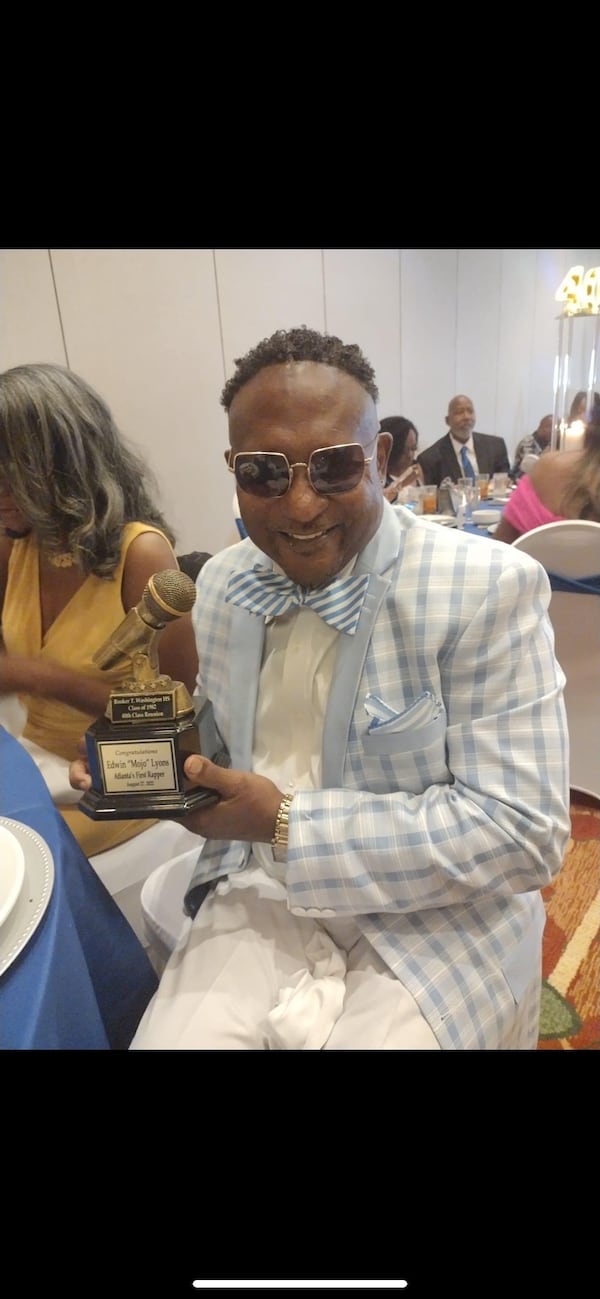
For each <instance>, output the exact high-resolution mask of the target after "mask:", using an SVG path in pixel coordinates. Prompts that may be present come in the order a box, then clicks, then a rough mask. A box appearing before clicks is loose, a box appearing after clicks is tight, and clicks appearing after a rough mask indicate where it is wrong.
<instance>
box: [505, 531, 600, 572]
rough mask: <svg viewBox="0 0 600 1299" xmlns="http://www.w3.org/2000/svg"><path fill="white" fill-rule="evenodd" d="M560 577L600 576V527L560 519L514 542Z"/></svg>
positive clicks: (524, 534) (514, 544)
mask: <svg viewBox="0 0 600 1299" xmlns="http://www.w3.org/2000/svg"><path fill="white" fill-rule="evenodd" d="M512 544H513V546H516V547H517V549H518V550H525V551H527V554H528V555H533V558H534V559H537V560H538V561H539V563H540V564H541V565H542V566H543V568H545V569H546V572H547V573H556V574H557V575H558V576H559V577H567V578H569V577H570V578H576V579H577V578H579V579H581V578H586V577H592V576H595V575H596V574H598V573H600V523H592V522H591V521H590V520H589V519H559V520H558V521H557V522H556V523H543V524H542V526H541V527H540V528H532V529H531V532H524V533H523V534H522V536H520V537H517V538H516V539H515V541H513V543H512Z"/></svg>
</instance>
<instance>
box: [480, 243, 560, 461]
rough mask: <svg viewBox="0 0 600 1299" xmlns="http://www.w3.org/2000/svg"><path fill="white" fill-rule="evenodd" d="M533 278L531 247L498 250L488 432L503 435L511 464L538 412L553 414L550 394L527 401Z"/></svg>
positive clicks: (533, 267)
mask: <svg viewBox="0 0 600 1299" xmlns="http://www.w3.org/2000/svg"><path fill="white" fill-rule="evenodd" d="M535 276H536V255H535V249H532V248H514V249H513V248H511V249H504V250H503V252H502V261H501V277H500V334H499V340H498V364H497V385H496V402H495V411H494V414H493V417H492V418H493V422H492V424H491V425H490V428H489V429H488V430H487V431H488V432H490V433H492V432H493V433H497V434H498V435H499V437H503V438H504V441H505V442H506V446H507V450H508V455H509V459H510V461H511V463H512V460H513V457H514V452H515V449H516V445H517V442H518V441H519V439H520V438H522V437H524V435H525V434H526V433H533V431H534V429H536V428H537V426H538V424H539V422H540V419H541V418H542V416H543V415H548V414H551V412H552V397H551V396H550V402H549V404H548V396H547V395H546V404H545V405H544V404H543V403H542V407H541V408H540V410H539V411H538V410H537V406H535V404H534V403H533V401H532V392H531V363H532V347H533V329H534V317H535ZM550 363H552V356H551V357H550ZM482 427H483V425H482Z"/></svg>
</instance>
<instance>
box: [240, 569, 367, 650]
mask: <svg viewBox="0 0 600 1299" xmlns="http://www.w3.org/2000/svg"><path fill="white" fill-rule="evenodd" d="M368 585H369V574H368V573H363V574H362V575H360V576H358V577H352V576H350V577H336V578H334V580H333V582H330V583H329V584H328V586H321V587H317V588H312V587H306V586H299V585H298V584H297V583H296V582H292V581H291V579H290V578H289V577H285V576H284V575H283V574H282V573H274V572H273V570H272V569H271V568H263V567H262V566H261V565H260V564H257V565H256V567H255V568H252V569H249V570H248V571H247V572H245V573H232V575H231V577H230V579H229V583H228V587H227V595H226V596H225V600H226V601H227V603H229V604H239V605H240V606H241V608H242V609H248V610H249V612H250V613H258V614H262V615H263V617H272V618H276V617H277V616H278V615H279V614H282V613H287V611H288V609H291V608H293V606H294V605H301V606H303V607H304V608H308V609H314V611H315V613H318V614H319V615H320V616H321V618H323V619H324V620H325V622H327V623H329V625H330V627H335V628H336V629H337V631H345V632H347V633H348V635H349V636H353V635H354V633H355V631H356V628H357V626H358V620H359V618H360V611H361V609H362V607H363V604H364V599H365V595H366V593H367V587H368Z"/></svg>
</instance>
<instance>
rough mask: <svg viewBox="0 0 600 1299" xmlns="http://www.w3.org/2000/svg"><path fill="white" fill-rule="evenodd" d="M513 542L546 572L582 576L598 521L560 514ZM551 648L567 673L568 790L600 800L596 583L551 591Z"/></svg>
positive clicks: (590, 570) (595, 551) (592, 561)
mask: <svg viewBox="0 0 600 1299" xmlns="http://www.w3.org/2000/svg"><path fill="white" fill-rule="evenodd" d="M512 544H513V546H516V548H517V549H518V550H524V551H526V552H527V554H529V555H532V556H533V558H534V559H537V561H538V563H540V564H542V567H543V568H545V569H546V572H547V573H548V574H549V575H552V574H557V575H558V576H559V577H562V578H565V579H567V580H571V581H578V580H579V581H581V580H584V579H585V578H589V577H592V576H595V575H597V574H599V573H600V523H592V522H589V521H588V520H583V519H564V520H560V521H559V522H556V523H546V524H544V525H543V526H542V527H540V528H533V529H532V531H531V532H525V533H523V535H522V536H521V537H517V538H516V540H515V541H513V543H512ZM549 614H550V621H551V623H552V626H553V629H554V641H555V652H556V657H557V659H558V662H559V663H560V665H561V667H562V669H563V672H564V674H565V677H566V685H565V696H564V697H565V708H566V712H567V724H568V729H569V742H570V759H569V784H570V786H571V789H576V790H581V791H582V792H583V793H584V794H591V795H592V797H594V798H598V799H600V738H599V737H600V587H599V589H598V594H582V593H580V592H575V591H567V590H553V592H552V597H551V600H550V607H549Z"/></svg>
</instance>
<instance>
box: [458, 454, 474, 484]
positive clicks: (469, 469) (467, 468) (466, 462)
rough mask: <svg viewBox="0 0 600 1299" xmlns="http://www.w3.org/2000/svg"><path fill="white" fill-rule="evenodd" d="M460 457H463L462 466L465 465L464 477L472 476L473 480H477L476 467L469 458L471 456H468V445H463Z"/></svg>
mask: <svg viewBox="0 0 600 1299" xmlns="http://www.w3.org/2000/svg"><path fill="white" fill-rule="evenodd" d="M460 459H461V464H462V467H463V477H464V478H470V479H471V481H472V482H475V470H474V468H473V466H472V464H471V461H470V460H469V457H468V455H467V448H466V447H461V448H460Z"/></svg>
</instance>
